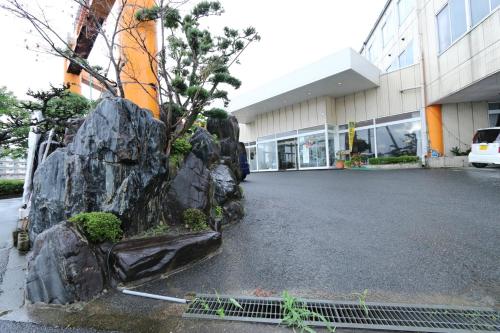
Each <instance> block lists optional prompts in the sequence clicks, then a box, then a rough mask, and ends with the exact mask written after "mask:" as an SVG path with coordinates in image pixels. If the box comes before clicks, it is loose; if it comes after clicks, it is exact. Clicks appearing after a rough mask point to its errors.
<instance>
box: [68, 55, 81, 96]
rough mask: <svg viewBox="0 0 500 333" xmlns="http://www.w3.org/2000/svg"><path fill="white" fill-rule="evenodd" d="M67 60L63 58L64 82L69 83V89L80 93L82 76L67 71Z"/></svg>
mask: <svg viewBox="0 0 500 333" xmlns="http://www.w3.org/2000/svg"><path fill="white" fill-rule="evenodd" d="M67 69H68V60H67V59H65V60H64V84H65V85H66V84H67V85H69V91H71V92H72V93H75V94H78V95H81V94H82V77H81V76H80V75H77V74H71V73H68V71H67Z"/></svg>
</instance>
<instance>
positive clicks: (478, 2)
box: [470, 0, 490, 25]
mask: <svg viewBox="0 0 500 333" xmlns="http://www.w3.org/2000/svg"><path fill="white" fill-rule="evenodd" d="M489 13H490V0H471V1H470V16H471V20H472V25H476V24H478V23H479V22H480V21H481V20H482V19H483V18H485V17H486V15H488V14H489Z"/></svg>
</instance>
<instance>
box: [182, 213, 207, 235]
mask: <svg viewBox="0 0 500 333" xmlns="http://www.w3.org/2000/svg"><path fill="white" fill-rule="evenodd" d="M182 218H183V221H184V223H185V225H186V228H188V229H190V230H192V231H203V230H207V229H208V228H209V227H208V224H207V216H206V215H205V213H203V212H202V211H201V210H199V209H196V208H188V209H186V210H185V211H184V213H183V214H182Z"/></svg>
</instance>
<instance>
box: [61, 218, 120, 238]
mask: <svg viewBox="0 0 500 333" xmlns="http://www.w3.org/2000/svg"><path fill="white" fill-rule="evenodd" d="M69 221H70V222H73V223H75V224H76V225H77V226H78V227H79V228H80V229H81V230H82V231H83V233H84V234H85V236H87V238H88V239H89V241H91V242H92V243H102V242H104V241H108V240H109V241H112V242H116V241H118V240H119V239H120V238H121V236H122V234H123V232H122V229H121V224H122V221H120V219H119V218H118V217H116V216H115V215H113V214H111V213H103V212H92V213H80V214H78V215H75V216H73V217H72V218H70V219H69Z"/></svg>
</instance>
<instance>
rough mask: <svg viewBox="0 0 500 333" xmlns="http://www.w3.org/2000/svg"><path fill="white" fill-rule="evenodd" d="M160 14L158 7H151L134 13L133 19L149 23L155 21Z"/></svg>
mask: <svg viewBox="0 0 500 333" xmlns="http://www.w3.org/2000/svg"><path fill="white" fill-rule="evenodd" d="M159 13H160V7H158V6H153V7H151V8H141V9H139V10H138V11H137V12H136V13H135V19H136V20H137V21H141V22H143V21H151V20H156V19H157V18H158V15H159Z"/></svg>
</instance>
